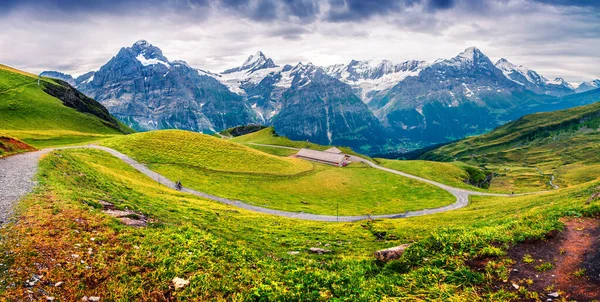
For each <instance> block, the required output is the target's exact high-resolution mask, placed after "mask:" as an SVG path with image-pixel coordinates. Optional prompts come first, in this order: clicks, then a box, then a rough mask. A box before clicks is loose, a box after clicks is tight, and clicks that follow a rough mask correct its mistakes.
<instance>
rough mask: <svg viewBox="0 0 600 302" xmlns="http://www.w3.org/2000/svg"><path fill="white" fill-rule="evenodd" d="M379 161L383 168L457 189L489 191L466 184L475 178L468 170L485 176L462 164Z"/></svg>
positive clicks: (481, 172)
mask: <svg viewBox="0 0 600 302" xmlns="http://www.w3.org/2000/svg"><path fill="white" fill-rule="evenodd" d="M377 161H378V162H379V165H381V166H384V167H387V168H390V169H394V170H398V171H402V172H405V173H408V174H412V175H416V176H419V177H423V178H426V179H431V180H435V181H437V182H440V183H443V184H446V185H450V186H453V187H456V188H463V189H467V190H473V191H483V192H487V191H489V190H486V189H481V188H477V187H475V186H473V185H470V184H468V183H466V182H465V181H466V180H469V179H471V178H473V176H472V175H470V174H469V172H468V169H472V170H473V171H476V173H478V174H480V175H485V174H484V172H483V171H481V170H480V169H478V168H475V167H471V166H468V165H466V164H464V163H461V162H453V163H440V162H433V161H425V160H391V159H381V158H378V159H377ZM471 173H473V172H471Z"/></svg>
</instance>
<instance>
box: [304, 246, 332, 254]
mask: <svg viewBox="0 0 600 302" xmlns="http://www.w3.org/2000/svg"><path fill="white" fill-rule="evenodd" d="M308 250H309V251H310V252H311V253H313V254H319V255H321V254H327V253H331V251H330V250H326V249H322V248H318V247H311V248H309V249H308Z"/></svg>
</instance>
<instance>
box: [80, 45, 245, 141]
mask: <svg viewBox="0 0 600 302" xmlns="http://www.w3.org/2000/svg"><path fill="white" fill-rule="evenodd" d="M82 77H83V78H81V77H80V78H78V79H77V82H79V84H78V85H77V87H78V88H79V89H80V90H81V91H82V92H84V93H86V94H87V95H88V96H90V97H92V98H95V99H96V100H98V101H99V102H100V103H102V104H103V105H104V106H106V107H107V108H108V110H109V111H110V112H111V113H112V114H113V115H114V116H116V117H117V118H119V119H120V120H122V121H123V122H124V123H125V124H127V125H129V126H131V127H133V128H134V129H136V130H142V131H143V130H154V129H187V130H192V131H205V132H206V131H217V130H222V129H226V128H229V127H234V126H239V125H245V124H249V123H252V122H254V121H255V120H256V116H255V114H254V113H253V112H252V110H251V109H250V108H249V106H247V104H246V102H245V101H244V99H243V98H242V97H241V96H239V95H237V94H235V93H233V92H231V91H229V89H228V88H227V87H226V86H224V85H223V84H221V83H220V82H219V81H217V80H215V79H214V78H213V77H212V76H211V75H209V74H207V73H205V72H202V71H199V70H197V69H194V68H191V67H190V66H188V64H186V63H185V62H183V61H172V62H171V61H169V60H168V59H167V58H166V57H165V56H164V55H163V54H162V51H161V50H160V49H159V48H157V47H155V46H153V45H151V44H149V43H148V42H146V41H143V40H142V41H138V42H136V43H135V44H134V45H133V46H131V47H127V48H122V49H121V50H120V51H119V53H118V54H117V55H116V56H115V57H113V58H112V59H111V60H110V61H109V62H108V63H106V64H105V65H104V66H102V68H100V70H98V71H96V72H94V73H88V74H86V75H84V76H82Z"/></svg>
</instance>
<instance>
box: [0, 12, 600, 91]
mask: <svg viewBox="0 0 600 302" xmlns="http://www.w3.org/2000/svg"><path fill="white" fill-rule="evenodd" d="M1 1H2V5H1V6H0V28H2V30H1V31H0V63H2V64H6V65H11V66H14V67H17V68H20V69H24V70H27V71H30V72H34V73H38V72H41V71H43V70H59V71H63V72H67V73H72V74H74V75H79V74H82V73H84V72H87V71H90V70H97V69H98V68H100V67H101V66H102V65H103V64H104V63H106V62H107V61H108V60H110V58H111V57H113V56H114V55H116V53H117V52H118V51H119V49H120V48H121V47H124V46H131V45H132V44H133V43H134V42H135V41H137V40H140V39H145V40H147V41H148V42H150V43H152V44H153V45H155V46H158V47H159V48H161V49H162V50H163V53H164V55H165V56H166V57H167V58H169V60H176V59H180V60H185V61H187V62H188V63H189V64H190V65H191V66H193V67H196V68H202V69H206V70H210V71H213V72H220V71H223V70H225V69H227V68H231V67H235V66H239V65H241V63H242V62H243V61H244V60H245V59H246V58H247V57H248V56H249V55H250V54H253V53H255V52H256V51H257V50H262V51H263V52H264V53H265V54H266V55H267V56H268V57H271V58H273V60H274V61H275V63H277V64H280V65H281V64H296V63H297V62H299V61H302V62H313V63H314V64H317V65H330V64H336V63H348V62H349V61H350V60H351V59H358V60H366V59H371V58H377V59H389V60H392V61H397V62H400V61H405V60H410V59H418V60H426V61H433V60H435V59H437V58H449V57H453V56H455V55H456V54H458V53H459V52H461V51H462V50H463V49H465V48H467V47H469V46H477V47H478V48H480V49H481V50H482V51H483V52H484V53H485V54H487V55H488V56H489V57H490V58H491V59H492V61H496V60H498V59H500V58H501V57H504V58H506V59H508V60H509V61H511V62H513V63H515V64H517V65H520V64H524V65H526V66H528V67H530V68H531V69H534V70H536V71H538V72H540V73H541V74H542V75H544V76H546V77H548V78H552V79H553V78H554V77H558V76H560V77H564V78H565V79H566V80H567V81H571V82H580V81H584V80H592V79H597V78H600V1H596V0H579V1H576V0H489V1H485V0H398V1H393V0H372V1H368V0H362V1H361V0H322V1H316V0H281V1H275V0H171V1H163V0H128V1H120V2H117V1H101V0H95V1H81V0H62V1H61V0H21V1H18V0H1Z"/></svg>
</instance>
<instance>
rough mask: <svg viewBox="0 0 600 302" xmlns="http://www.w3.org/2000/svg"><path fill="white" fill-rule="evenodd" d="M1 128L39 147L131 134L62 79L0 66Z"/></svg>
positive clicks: (94, 102)
mask: <svg viewBox="0 0 600 302" xmlns="http://www.w3.org/2000/svg"><path fill="white" fill-rule="evenodd" d="M0 131H1V132H3V133H6V134H8V135H11V136H14V137H16V138H19V139H21V140H22V141H24V142H26V143H28V144H30V145H32V146H34V147H38V148H42V147H48V146H56V145H65V144H73V143H82V142H87V141H92V140H98V139H101V138H105V137H109V136H114V135H119V134H123V133H131V132H132V130H131V129H129V128H128V127H126V126H124V125H123V124H121V123H120V122H118V121H117V120H116V119H115V118H113V117H112V116H111V115H110V114H109V113H108V111H107V110H106V108H104V107H103V106H102V105H100V104H99V103H98V102H96V101H94V100H93V99H90V98H88V97H86V96H85V95H83V94H81V93H80V92H78V91H77V90H75V89H73V88H72V87H70V86H69V85H68V84H66V83H65V82H62V81H59V80H52V79H48V78H42V79H40V80H39V81H38V76H36V75H33V74H29V73H26V72H23V71H19V70H16V69H14V68H10V67H7V66H4V65H0Z"/></svg>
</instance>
